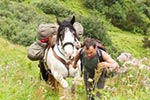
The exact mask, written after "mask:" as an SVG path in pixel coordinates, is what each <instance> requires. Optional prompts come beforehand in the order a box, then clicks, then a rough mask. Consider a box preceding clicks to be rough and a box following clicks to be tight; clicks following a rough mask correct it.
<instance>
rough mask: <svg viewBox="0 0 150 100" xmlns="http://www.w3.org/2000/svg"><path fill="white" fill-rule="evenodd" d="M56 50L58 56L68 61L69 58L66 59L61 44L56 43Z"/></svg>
mask: <svg viewBox="0 0 150 100" xmlns="http://www.w3.org/2000/svg"><path fill="white" fill-rule="evenodd" d="M54 51H55V52H56V54H57V56H59V57H61V58H63V59H64V60H65V61H67V59H66V58H65V56H64V52H63V50H62V49H61V46H60V45H55V46H54Z"/></svg>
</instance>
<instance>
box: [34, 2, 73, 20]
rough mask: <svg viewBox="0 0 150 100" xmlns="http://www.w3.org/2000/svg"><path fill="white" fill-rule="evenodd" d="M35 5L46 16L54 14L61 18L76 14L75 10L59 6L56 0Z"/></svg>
mask: <svg viewBox="0 0 150 100" xmlns="http://www.w3.org/2000/svg"><path fill="white" fill-rule="evenodd" d="M35 5H36V6H37V7H38V8H39V9H41V10H42V11H43V12H44V13H45V14H54V15H56V16H60V17H67V16H68V15H73V14H75V12H74V11H73V10H71V9H69V8H66V7H65V6H63V5H59V4H58V3H57V1H55V0H44V1H41V2H39V3H37V4H35Z"/></svg>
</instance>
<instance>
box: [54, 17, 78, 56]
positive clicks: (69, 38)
mask: <svg viewBox="0 0 150 100" xmlns="http://www.w3.org/2000/svg"><path fill="white" fill-rule="evenodd" d="M74 22H75V17H74V16H73V18H72V19H71V20H70V21H66V20H64V21H63V22H60V21H59V20H58V18H57V23H58V25H59V28H58V31H57V41H56V42H57V44H58V45H61V47H62V50H63V52H64V55H65V57H66V58H67V59H70V58H72V54H73V53H74V48H75V47H74V43H75V41H76V39H77V33H76V30H75V28H74V27H73V24H74Z"/></svg>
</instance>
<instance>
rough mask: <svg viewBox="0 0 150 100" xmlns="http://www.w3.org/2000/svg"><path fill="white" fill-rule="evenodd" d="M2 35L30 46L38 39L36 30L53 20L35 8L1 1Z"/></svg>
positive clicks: (0, 29)
mask: <svg viewBox="0 0 150 100" xmlns="http://www.w3.org/2000/svg"><path fill="white" fill-rule="evenodd" d="M0 5H2V6H0V8H1V9H0V15H1V16H0V35H3V36H4V37H6V38H7V39H9V40H11V41H12V42H14V43H18V44H21V45H24V46H28V45H30V44H31V43H33V41H35V39H36V35H35V34H36V29H37V26H38V25H39V24H41V23H46V22H51V18H50V17H48V16H46V15H44V14H39V13H38V12H37V11H36V10H35V9H34V8H32V7H30V6H28V5H25V4H22V3H16V2H11V1H0Z"/></svg>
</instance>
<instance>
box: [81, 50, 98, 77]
mask: <svg viewBox="0 0 150 100" xmlns="http://www.w3.org/2000/svg"><path fill="white" fill-rule="evenodd" d="M81 59H82V60H81V61H82V65H83V67H84V72H85V73H88V75H89V77H90V78H93V77H94V73H95V68H97V64H98V62H99V58H98V54H97V55H95V56H94V57H92V58H87V57H86V56H85V53H84V51H83V56H82V58H81Z"/></svg>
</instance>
